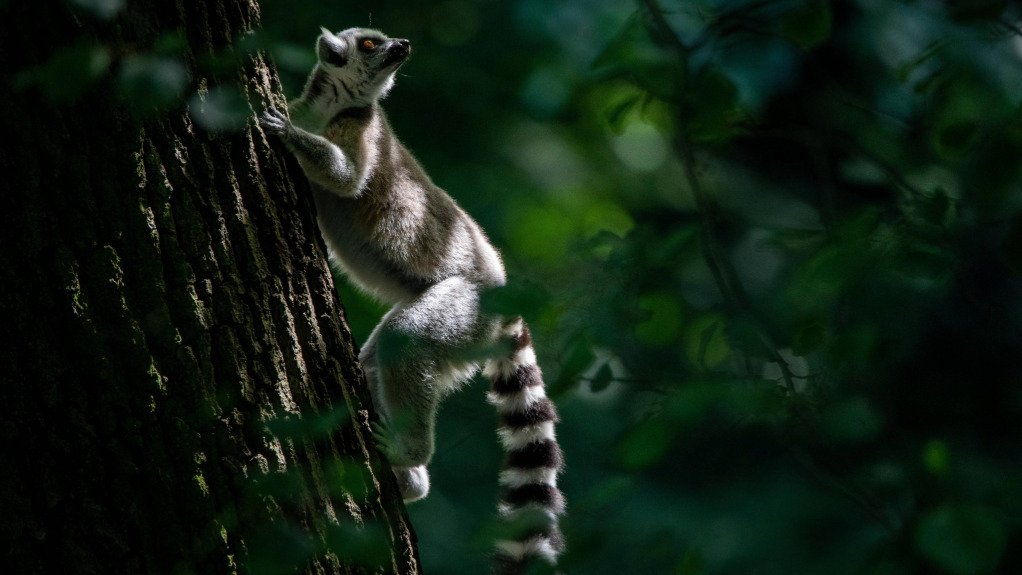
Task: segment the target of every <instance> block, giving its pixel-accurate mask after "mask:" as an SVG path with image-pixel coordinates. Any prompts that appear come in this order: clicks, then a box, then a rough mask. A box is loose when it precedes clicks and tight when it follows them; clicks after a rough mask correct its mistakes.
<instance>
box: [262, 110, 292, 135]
mask: <svg viewBox="0 0 1022 575" xmlns="http://www.w3.org/2000/svg"><path fill="white" fill-rule="evenodd" d="M259 125H260V126H262V127H263V129H264V130H266V131H267V132H269V133H271V134H273V135H275V136H283V135H285V134H287V133H288V132H290V131H291V129H292V126H291V120H288V119H287V116H285V115H284V114H283V113H282V112H281V111H280V110H278V109H276V108H274V107H273V106H270V107H269V108H267V109H266V111H265V112H263V115H262V116H260V117H259Z"/></svg>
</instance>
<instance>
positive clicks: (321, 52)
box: [316, 28, 412, 104]
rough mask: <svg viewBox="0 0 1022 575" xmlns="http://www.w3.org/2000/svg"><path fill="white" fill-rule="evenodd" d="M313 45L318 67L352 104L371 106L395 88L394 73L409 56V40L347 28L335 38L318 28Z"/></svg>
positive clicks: (367, 30)
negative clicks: (343, 92) (337, 85)
mask: <svg viewBox="0 0 1022 575" xmlns="http://www.w3.org/2000/svg"><path fill="white" fill-rule="evenodd" d="M321 30H322V34H321V35H320V37H319V39H318V40H317V41H316V54H317V55H318V57H319V63H320V66H321V67H322V68H323V69H324V70H325V71H326V72H327V73H328V74H329V75H330V76H331V77H332V78H333V79H335V80H339V81H340V83H341V85H342V86H343V88H344V90H345V91H346V92H348V94H347V96H348V97H349V99H350V100H351V101H352V102H353V103H354V104H370V103H372V102H374V101H376V100H378V99H380V98H382V97H384V96H385V95H386V94H387V92H388V91H390V88H391V87H392V86H393V85H394V73H395V72H397V69H398V68H400V67H401V64H404V63H405V60H407V59H408V56H409V54H411V53H412V48H411V44H410V43H409V42H408V40H404V39H400V38H388V37H387V36H386V35H384V34H383V33H382V32H380V31H378V30H372V29H369V28H348V29H347V30H344V31H342V32H338V33H337V34H334V33H332V32H330V31H329V30H327V29H326V28H321Z"/></svg>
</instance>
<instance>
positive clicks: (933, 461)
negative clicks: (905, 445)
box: [923, 439, 951, 476]
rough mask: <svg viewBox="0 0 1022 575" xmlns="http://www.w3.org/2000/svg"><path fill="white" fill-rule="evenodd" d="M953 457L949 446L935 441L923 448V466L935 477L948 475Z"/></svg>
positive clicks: (937, 440)
mask: <svg viewBox="0 0 1022 575" xmlns="http://www.w3.org/2000/svg"><path fill="white" fill-rule="evenodd" d="M950 461H951V455H950V452H949V451H948V448H947V444H946V443H944V442H943V441H940V440H939V439H934V440H933V441H930V442H928V443H927V444H926V446H925V447H923V465H925V466H926V469H928V470H929V471H930V473H932V474H934V475H938V476H939V475H947V472H948V469H949V468H950Z"/></svg>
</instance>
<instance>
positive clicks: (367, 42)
mask: <svg viewBox="0 0 1022 575" xmlns="http://www.w3.org/2000/svg"><path fill="white" fill-rule="evenodd" d="M362 47H363V48H365V49H366V50H372V49H373V48H375V47H376V42H373V41H372V40H362Z"/></svg>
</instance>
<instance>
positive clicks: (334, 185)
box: [259, 106, 359, 197]
mask: <svg viewBox="0 0 1022 575" xmlns="http://www.w3.org/2000/svg"><path fill="white" fill-rule="evenodd" d="M259 125H260V126H262V127H263V129H264V130H266V131H267V132H269V133H271V134H274V135H275V136H277V137H278V138H280V139H281V141H282V142H284V145H285V146H287V148H288V149H289V150H290V151H291V153H293V154H294V155H295V157H296V158H298V163H299V164H301V166H302V170H303V171H304V172H305V175H306V176H307V177H308V178H309V180H310V181H312V182H315V183H316V184H319V185H320V186H322V187H323V188H326V189H327V190H330V191H331V192H333V193H335V194H337V195H340V196H344V197H352V196H355V195H356V194H357V192H358V189H357V183H358V181H359V175H358V169H357V166H356V165H355V163H354V162H353V161H352V160H351V158H349V157H348V156H347V154H345V153H344V151H343V150H341V149H340V148H339V147H337V145H336V144H334V143H333V142H331V141H330V140H327V139H326V138H324V137H323V136H319V135H316V134H313V133H310V132H308V131H306V130H303V129H302V128H299V127H297V126H295V125H294V124H292V123H291V120H289V119H288V118H287V116H285V115H284V114H283V113H282V112H281V111H280V110H278V109H276V108H274V107H272V106H271V107H270V108H268V109H267V110H266V111H265V112H263V115H262V116H261V117H260V118H259Z"/></svg>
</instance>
